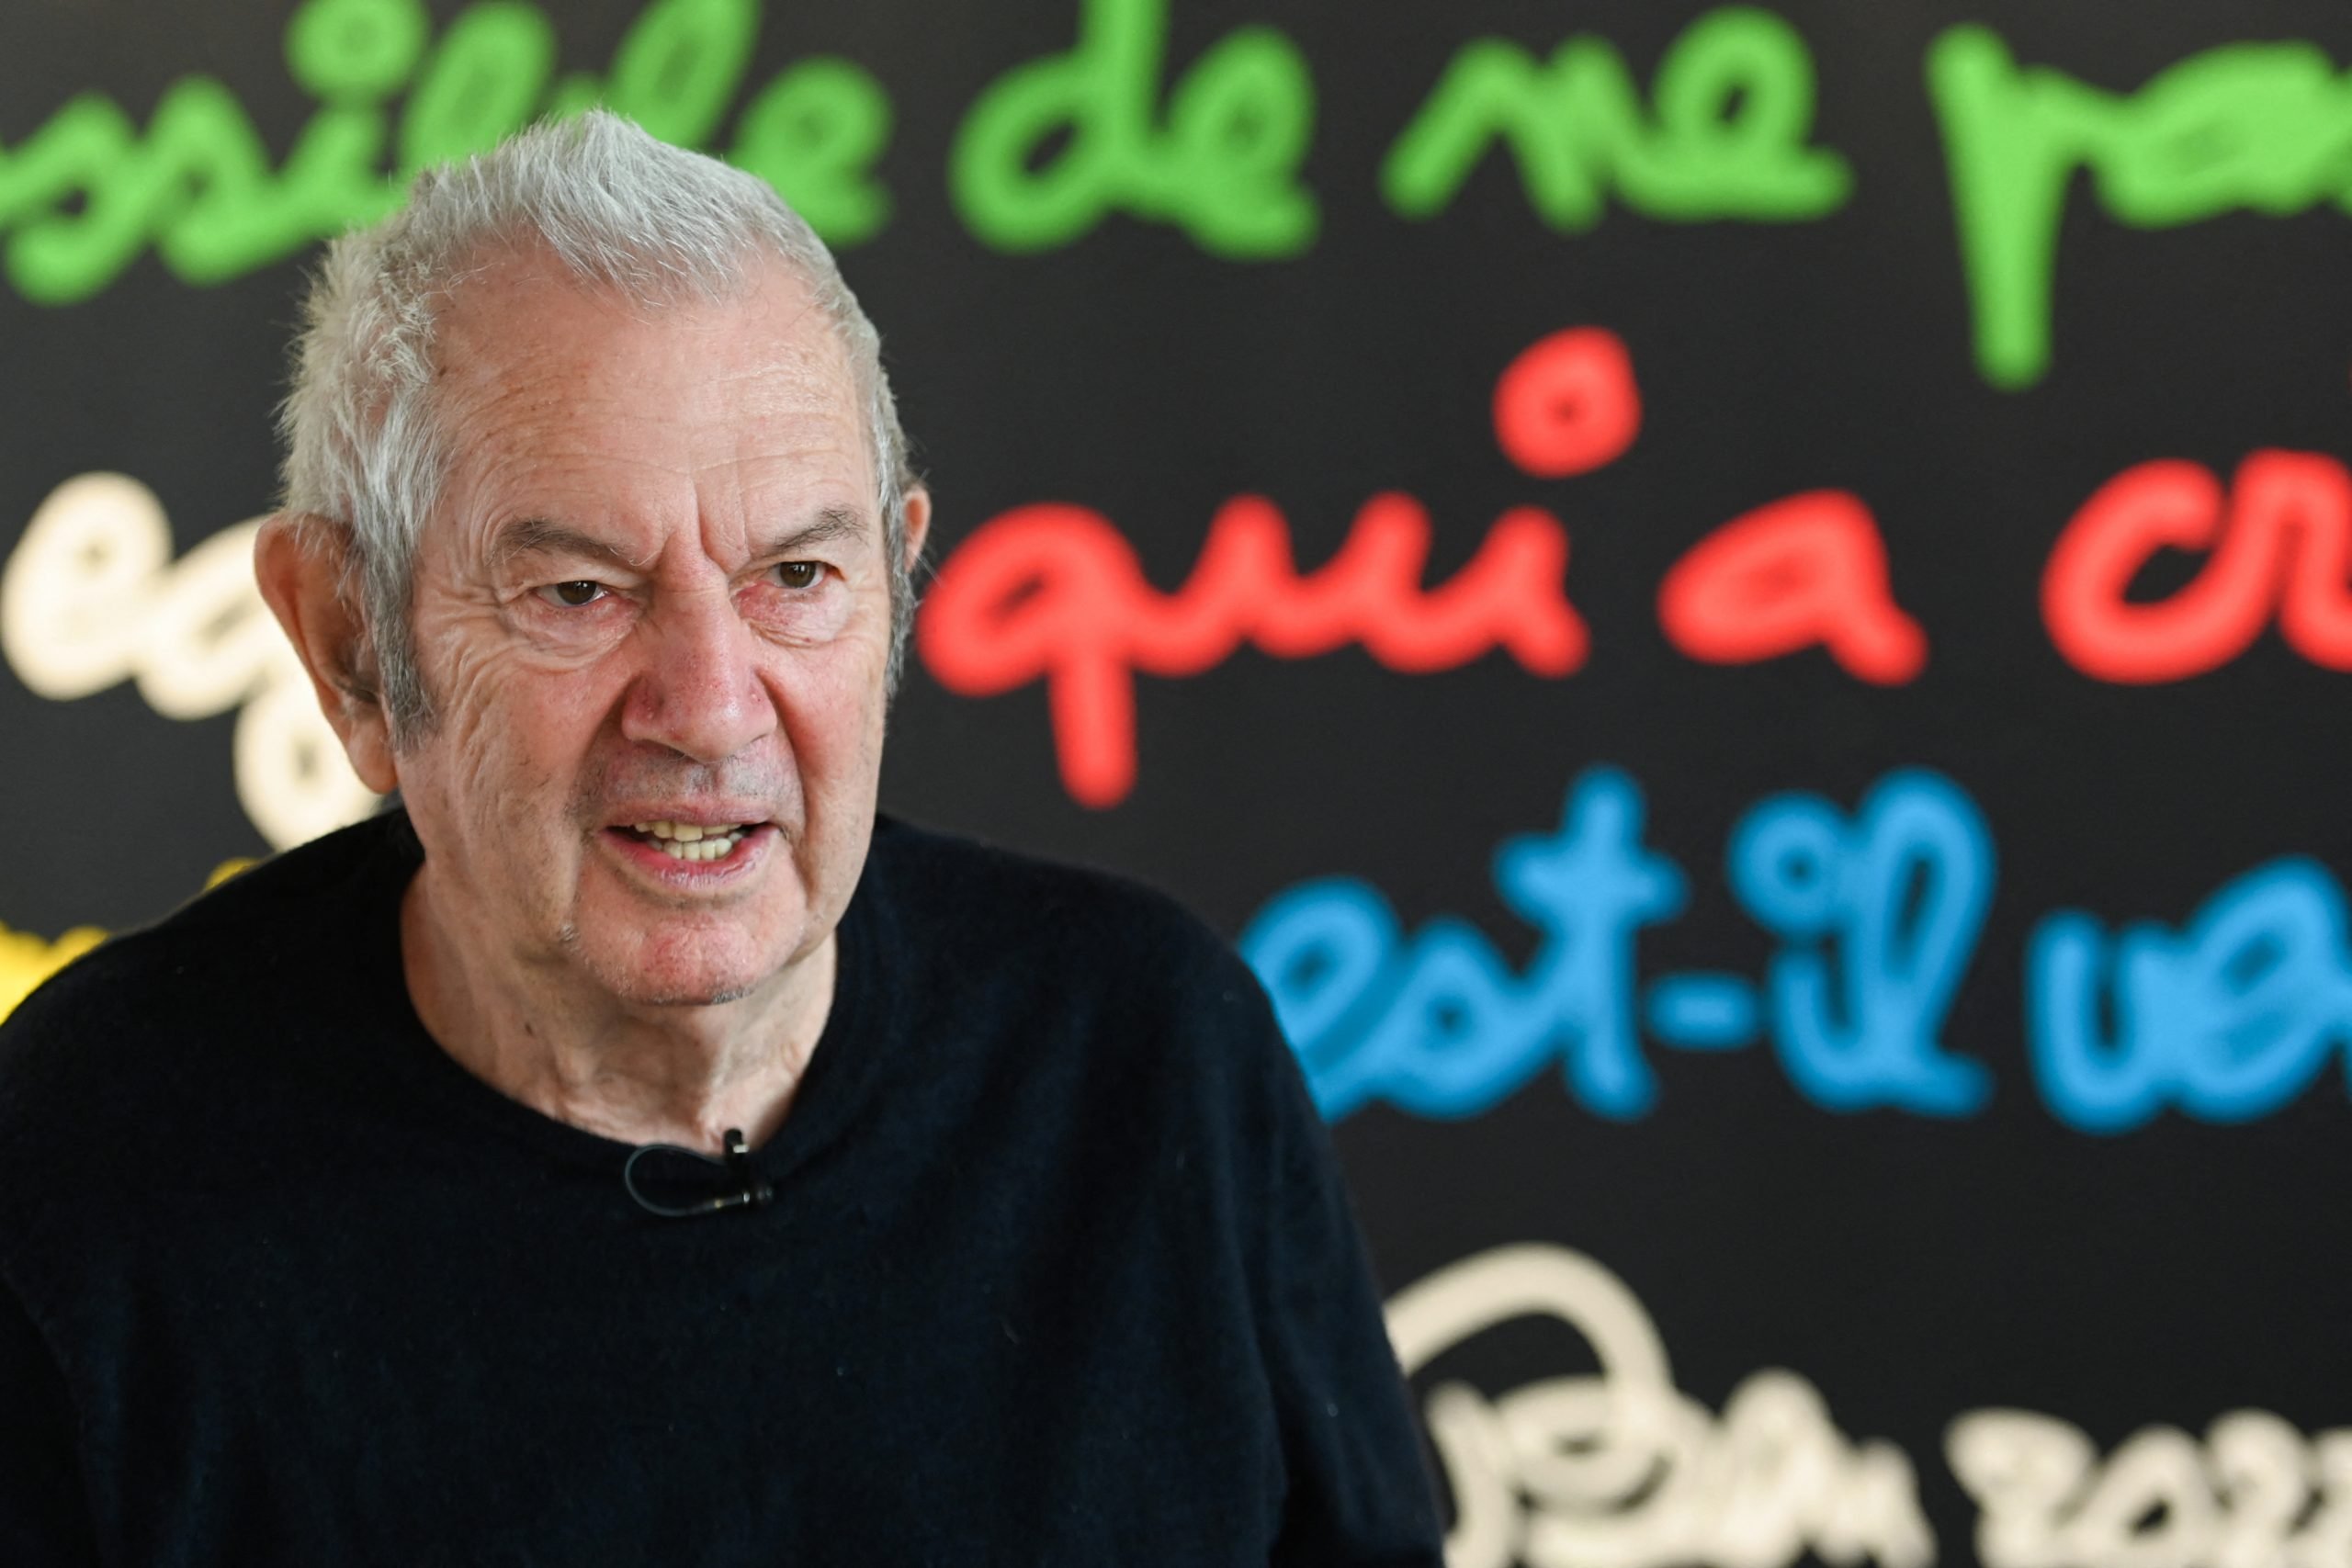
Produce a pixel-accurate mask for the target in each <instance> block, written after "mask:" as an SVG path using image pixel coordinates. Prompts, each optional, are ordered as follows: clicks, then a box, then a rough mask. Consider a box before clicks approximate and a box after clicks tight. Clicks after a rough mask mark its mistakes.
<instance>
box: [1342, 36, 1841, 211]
mask: <svg viewBox="0 0 2352 1568" xmlns="http://www.w3.org/2000/svg"><path fill="white" fill-rule="evenodd" d="M1813 108H1814V80H1813V56H1812V54H1811V53H1810V52H1809V51H1807V50H1806V48H1805V43H1804V39H1802V38H1800V37H1799V36H1798V35H1797V32H1796V30H1795V29H1794V28H1791V27H1790V26H1789V25H1788V23H1786V22H1784V21H1782V20H1781V18H1780V17H1776V16H1774V15H1772V14H1771V13H1770V12H1769V11H1760V10H1757V9H1755V8H1753V7H1750V6H1724V7H1723V8H1722V9H1719V10H1714V11H1710V12H1708V13H1707V14H1706V15H1704V16H1702V17H1699V18H1698V19H1697V20H1696V21H1694V22H1692V23H1691V25H1690V26H1689V27H1688V28H1684V29H1683V31H1682V33H1681V34H1680V36H1679V37H1678V38H1677V39H1675V41H1674V43H1673V45H1672V47H1670V48H1669V49H1668V51H1667V52H1666V56H1665V59H1664V60H1663V61H1662V62H1660V63H1659V65H1658V70H1657V79H1656V81H1655V83H1654V84H1653V85H1652V90H1651V95H1650V103H1649V105H1648V106H1647V107H1646V108H1645V105H1644V104H1643V101H1642V96H1641V91H1640V88H1639V87H1638V86H1637V85H1635V83H1634V77H1633V73H1631V72H1630V71H1628V70H1627V69H1626V66H1625V61H1624V57H1623V56H1622V55H1621V54H1619V53H1618V52H1617V51H1616V49H1615V48H1614V47H1613V46H1611V44H1610V43H1609V42H1608V41H1607V40H1605V39H1598V38H1590V37H1585V36H1578V37H1576V38H1571V39H1568V40H1567V41H1566V43H1564V44H1562V45H1560V46H1559V48H1557V49H1556V50H1555V51H1553V52H1552V56H1551V58H1550V59H1549V60H1543V61H1539V60H1537V59H1536V58H1535V57H1534V56H1533V55H1532V54H1530V53H1529V52H1528V51H1525V50H1524V49H1521V47H1520V46H1519V45H1517V44H1515V43H1511V42H1509V41H1508V40H1505V39H1491V38H1490V39H1476V41H1474V42H1472V43H1470V44H1467V45H1465V46H1464V48H1463V49H1462V51H1461V52H1459V53H1458V54H1456V55H1455V56H1454V57H1453V63H1452V64H1450V65H1449V66H1448V67H1447V68H1446V72H1445V74H1444V76H1443V77H1442V79H1441V80H1440V81H1439V83H1438V85H1437V88H1436V90H1435V91H1434V92H1432V93H1431V94H1430V97H1429V101H1428V102H1427V103H1426V104H1424V105H1423V106H1422V107H1421V109H1420V112H1419V114H1418V115H1416V116H1415V117H1414V118H1413V121H1412V123H1411V124H1410V125H1409V126H1408V127H1407V128H1406V130H1405V132H1404V134H1403V135H1401V136H1399V137H1398V138H1397V142H1396V144H1395V145H1394V146H1393V147H1391V148H1390V149H1389V152H1388V157H1387V160H1386V162H1385V164H1384V166H1383V167H1382V169H1381V176H1380V182H1381V190H1382V192H1383V194H1384V195H1385V197H1387V200H1388V203H1389V205H1390V206H1391V207H1392V208H1394V209H1396V210H1397V212H1399V213H1401V214H1403V215H1404V216H1406V217H1408V218H1428V217H1430V216H1432V215H1434V214H1436V213H1439V212H1442V211H1443V210H1444V209H1445V208H1446V207H1447V205H1448V204H1449V203H1451V202H1452V201H1453V197H1454V195H1455V193H1456V192H1457V191H1459V190H1460V189H1461V187H1462V184H1463V182H1464V180H1466V179H1467V178H1469V175H1470V172H1471V170H1472V169H1473V168H1475V167H1476V165H1477V164H1478V162H1479V161H1480V160H1481V159H1483V158H1484V157H1485V156H1486V155H1487V151H1488V150H1489V149H1490V148H1491V147H1493V146H1494V145H1495V144H1496V143H1497V142H1498V141H1500V142H1505V143H1507V144H1508V145H1509V146H1510V151H1511V153H1512V155H1513V156H1514V157H1515V158H1516V159H1517V160H1518V164H1519V172H1520V180H1521V185H1522V186H1524V187H1525V189H1526V192H1527V199H1528V202H1529V205H1531V206H1532V208H1533V209H1535V212H1536V214H1537V215H1538V216H1539V217H1540V218H1542V219H1543V220H1544V222H1545V223H1547V224H1549V225H1550V226H1551V227H1553V228H1555V229H1557V230H1562V231H1568V232H1581V231H1584V230H1587V229H1589V228H1591V227H1592V226H1593V225H1594V224H1595V223H1597V222H1599V221H1600V215H1601V212H1602V209H1603V206H1604V203H1605V202H1606V199H1607V197H1609V195H1610V194H1611V192H1612V191H1613V192H1614V193H1615V194H1616V196H1617V197H1618V198H1619V199H1620V200H1622V201H1623V203H1624V204H1625V205H1626V206H1628V207H1631V208H1633V209H1635V210H1636V211H1639V212H1642V213H1644V214H1646V215H1648V216H1650V217H1654V218H1663V219H1668V220H1682V221H1691V220H1703V219H1715V218H1742V219H1751V220H1765V221H1792V220H1803V219H1811V218H1818V217H1821V216H1822V215H1823V214H1825V213H1828V212H1834V211H1836V210H1837V209H1838V208H1839V207H1840V206H1842V205H1844V203H1845V201H1846V198H1847V197H1848V196H1849V194H1850V193H1851V192H1852V190H1853V184H1854V181H1853V174H1852V171H1851V170H1850V169H1849V168H1848V167H1847V164H1846V161H1845V160H1844V159H1843V158H1841V157H1839V156H1838V154H1837V153H1835V152H1826V151H1824V150H1822V149H1819V148H1815V147H1809V146H1807V145H1806V144H1805V143H1806V139H1807V138H1808V137H1809V136H1810V135H1811V134H1812V130H1813Z"/></svg>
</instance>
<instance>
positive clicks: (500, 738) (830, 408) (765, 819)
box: [396, 260, 922, 1004]
mask: <svg viewBox="0 0 2352 1568" xmlns="http://www.w3.org/2000/svg"><path fill="white" fill-rule="evenodd" d="M440 355H441V359H440V375H439V379H438V381H437V383H436V387H435V392H436V396H437V399H438V402H437V410H438V413H439V417H440V418H441V420H442V422H443V427H444V429H445V430H447V432H448V433H449V435H450V438H451V445H452V452H453V457H454V462H453V467H452V471H451V472H450V474H449V476H448V480H447V485H446V487H445V489H444V491H443V498H442V502H441V504H440V506H439V507H438V508H437V509H436V511H435V513H434V515H433V516H432V517H431V518H430V519H429V520H428V522H427V524H426V526H425V529H424V536H423V538H422V540H421V541H420V544H419V548H418V554H417V570H416V593H415V631H416V649H417V658H418V661H419V665H420V668H421V670H422V672H423V675H424V682H425V684H426V687H427V689H428V690H429V691H430V692H431V693H432V694H433V697H434V701H435V708H436V711H437V714H438V717H439V723H438V726H437V728H435V730H434V732H433V733H432V734H431V735H430V736H428V737H427V738H425V739H423V740H421V741H419V742H417V743H416V744H414V745H413V746H412V747H411V748H409V749H408V750H403V751H401V753H400V754H399V755H398V757H397V759H396V767H397V772H398V773H399V778H400V784H401V793H402V795H403V797H404V799H405V801H406V803H407V806H408V808H409V811H410V814H411V816H412V818H413V820H414V822H415V824H416V828H417V831H418V834H419V836H420V837H421V838H422V839H423V840H424V844H425V847H426V851H427V853H428V857H429V864H430V869H429V871H428V879H429V881H430V884H431V888H432V892H431V898H432V902H433V907H434V908H435V913H436V915H438V916H439V917H440V918H442V919H445V920H448V921H450V922H451V923H452V925H453V927H454V931H455V934H456V935H457V936H458V938H459V939H460V940H463V941H467V942H472V943H475V944H478V946H479V947H480V948H481V950H483V951H484V952H485V954H486V955H489V956H492V957H493V958H494V959H505V960H510V961H513V962H517V963H521V964H526V965H533V966H537V967H539V968H540V969H542V970H543V971H545V972H547V973H548V974H550V975H552V976H554V977H557V978H560V979H571V978H577V979H579V980H581V981H582V982H583V983H586V984H589V985H592V986H594V987H601V988H602V989H603V990H604V991H605V992H606V993H608V994H610V995H611V996H613V997H614V998H616V999H619V1000H622V1001H626V1002H631V1003H638V1004H681V1003H684V1004H701V1003H710V1002H716V1001H721V1000H728V999H732V998H737V997H741V996H746V995H751V994H754V993H755V992H757V991H758V990H759V989H760V988H761V987H762V986H763V983H765V982H767V981H769V980H770V979H771V978H772V977H774V976H776V975H777V974H778V973H779V972H780V971H781V970H783V969H784V968H785V967H786V965H788V964H792V963H794V962H796V961H797V960H799V959H801V958H804V957H806V956H808V955H809V954H810V953H814V952H816V951H817V950H818V949H819V948H820V947H821V945H822V944H823V943H824V942H825V941H826V939H827V938H828V936H829V935H830V933H831V931H832V928H833V925H834V922H835V921H836V920H837V919H839V918H840V915H841V913H842V909H843V908H844V907H845V906H846V905H847V904H848V902H849V897H850V894H851V891H852V890H853V888H854V886H855V885H856V882H857V877H858V874H859V872H860V870H861V868H862V867H863V865H864V863H865V850H866V844H867V841H868V839H869V836H870V834H871V830H872V827H873V819H874V808H875V788H876V775H877V773H878V771H879V768H880V763H881V753H882V731H883V716H884V706H885V699H884V694H883V675H884V669H885V664H886V661H887V657H888V645H889V633H890V604H889V590H888V582H889V574H888V570H887V568H886V562H885V558H884V548H885V547H884V543H883V534H882V524H881V518H880V516H879V514H878V511H877V505H876V482H875V474H874V470H873V460H872V456H871V451H870V448H869V446H868V442H867V437H866V432H865V423H864V418H863V413H862V410H861V408H860V405H859V402H858V399H857V396H856V391H855V386H854V380H853V378H852V375H851V370H850V366H849V360H848V356H847V355H846V353H845V352H844V350H843V349H842V345H841V344H840V342H839V341H838V338H837V335H836V333H835V332H834V330H833V328H832V326H831V323H830V322H829V321H827V320H826V319H825V317H824V316H823V314H822V313H821V312H820V310H818V309H817V308H816V306H815V304H814V303H813V302H812V300H811V299H809V294H808V292H807V290H806V289H805V288H803V286H802V285H801V284H800V283H799V282H798V281H797V279H796V278H794V277H792V276H790V275H789V274H788V273H786V271H785V270H783V269H782V268H781V267H777V268H775V270H773V271H771V272H768V273H766V274H763V276H762V278H761V281H760V282H759V284H758V286H757V287H756V288H753V289H752V290H751V291H749V292H748V293H747V294H745V295H744V296H743V297H741V298H740V299H734V300H730V301H727V302H724V303H719V304H704V303H700V302H694V301H687V302H682V303H679V304H675V305H672V306H668V307H664V308H661V309H654V310H649V309H644V308H641V307H638V306H635V305H632V304H631V303H629V302H628V300H626V299H623V298H621V297H620V296H618V295H616V294H613V293H609V292H605V291H602V290H592V289H588V288H582V286H580V285H578V284H576V283H574V282H571V281H570V280H569V279H567V278H566V277H564V276H562V275H560V273H559V272H558V270H557V269H556V267H555V265H554V264H552V263H550V262H546V261H543V260H519V261H510V262H503V263H500V264H497V265H493V266H492V268H491V269H490V270H489V271H487V272H485V273H483V274H480V275H477V276H474V277H472V278H469V280H468V281H467V283H466V285H465V286H464V288H462V289H460V290H459V291H458V296H457V298H456V299H455V302H454V303H453V304H452V305H451V306H450V307H449V308H448V309H447V310H446V311H445V312H444V314H443V316H442V319H441V321H440ZM918 510H920V504H919V507H918ZM921 526H922V517H921V516H920V515H918V516H916V517H913V518H910V530H909V532H910V542H911V543H913V544H915V545H917V546H918V547H919V544H920V538H921ZM649 826H650V830H640V829H641V828H647V827H649ZM688 840H692V841H688Z"/></svg>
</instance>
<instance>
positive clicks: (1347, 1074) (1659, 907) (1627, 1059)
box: [1241, 768, 1684, 1121]
mask: <svg viewBox="0 0 2352 1568" xmlns="http://www.w3.org/2000/svg"><path fill="white" fill-rule="evenodd" d="M1642 815H1643V806H1642V792H1641V790H1640V788H1639V787H1638V786H1636V785H1635V784H1634V781H1633V780H1632V779H1630V778H1628V777H1626V776H1625V775H1624V774H1623V773H1619V772H1617V771H1616V770H1614V769H1607V768H1603V769H1595V770H1593V771H1592V772H1590V773H1586V774H1584V775H1583V776H1582V777H1581V778H1579V779H1578V780H1577V783H1576V784H1575V786H1574V787H1573V788H1571V789H1570V790H1569V791H1568V801H1567V807H1566V810H1565V811H1563V812H1562V813H1561V818H1560V826H1559V828H1558V829H1556V830H1555V831H1554V832H1552V833H1548V834H1543V835H1536V836H1531V837H1526V838H1520V839H1514V840H1510V842H1509V843H1507V844H1505V845H1504V846H1503V847H1502V849H1501V851H1500V852H1498V854H1497V855H1496V856H1495V886H1496V887H1497V888H1498V890H1499V891H1500V892H1501V894H1502V896H1503V897H1505V898H1506V899H1508V900H1510V906H1511V908H1514V909H1516V910H1517V911H1518V912H1519V913H1520V914H1521V915H1522V916H1524V917H1525V918H1526V919H1527V920H1528V921H1529V922H1530V923H1531V924H1532V925H1534V926H1535V927H1536V928H1537V929H1539V930H1540V931H1543V933H1544V940H1543V942H1542V944H1541V945H1540V946H1539V947H1538V948H1537V949H1536V952H1535V955H1534V958H1533V959H1532V961H1531V962H1530V963H1529V964H1528V967H1527V972H1526V974H1525V975H1523V976H1513V975H1512V974H1511V973H1510V968H1509V966H1508V965H1507V964H1504V962H1503V960H1502V958H1501V957H1500V956H1499V955H1498V954H1497V953H1496V952H1495V949H1494V947H1493V945H1492V944H1491V943H1489V942H1487V939H1486V938H1485V937H1484V936H1481V935H1480V934H1479V933H1478V932H1477V931H1475V930H1473V929H1472V928H1471V927H1470V926H1469V925H1467V924H1465V923H1464V922H1463V921H1461V920H1458V919H1434V920H1431V921H1430V922H1429V924H1427V925H1426V926H1423V927H1422V928H1421V930H1420V931H1419V932H1418V933H1416V934H1415V935H1414V936H1413V937H1412V938H1411V939H1410V940H1409V941H1408V940H1407V939H1406V938H1405V937H1404V936H1403V934H1402V933H1401V932H1400V931H1399V930H1398V927H1397V916H1396V912H1395V911H1394V910H1393V909H1391V908H1389V906H1388V902H1387V900H1386V899H1385V898H1383V897H1381V896H1380V895H1379V894H1378V893H1377V892H1375V891H1374V889H1373V888H1371V887H1369V886H1366V885H1365V884H1363V883H1362V882H1358V881H1356V880H1354V879H1352V878H1348V877H1338V878H1332V879H1330V880H1328V881H1319V882H1310V883H1306V884H1305V885H1304V886H1298V887H1294V888H1292V889H1291V890H1290V891H1289V892H1288V893H1285V894H1283V896H1282V897H1279V898H1276V899H1275V900H1274V901H1273V902H1272V904H1270V905H1268V906H1267V907H1266V908H1265V909H1264V910H1262V911H1261V913H1260V914H1259V916H1258V918H1257V919H1255V920H1253V921H1252V922H1251V923H1250V930H1249V931H1247V932H1245V933H1244V934H1243V936H1242V939H1241V951H1242V955H1243V956H1244V957H1246V958H1247V959H1248V960H1249V961H1250V966H1251V967H1252V968H1254V969H1256V970H1257V972H1258V974H1259V976H1260V977H1261V979H1263V980H1264V982H1265V984H1266V988H1267V990H1268V992H1269V993H1270V994H1271V995H1272V998H1273V1001H1274V1010H1275V1013H1276V1015H1277V1016H1278V1017H1279V1018H1280V1019H1281V1021H1282V1024H1283V1030H1284V1032H1286V1033H1288V1035H1289V1036H1290V1040H1291V1043H1292V1045H1293V1046H1294V1047H1295V1049H1296V1050H1297V1052H1298V1054H1299V1059H1300V1061H1301V1062H1302V1063H1303V1064H1304V1065H1305V1066H1306V1077H1307V1082H1308V1084H1309V1085H1310V1086H1311V1087H1312V1088H1313V1089H1314V1091H1315V1098H1316V1103H1317V1104H1318V1105H1319V1106H1321V1107H1322V1110H1323V1113H1324V1114H1325V1115H1326V1116H1328V1117H1330V1118H1331V1119H1333V1120H1334V1121H1336V1120H1338V1119H1339V1118H1340V1117H1342V1116H1345V1115H1347V1114H1348V1113H1349V1112H1350V1111H1354V1110H1356V1109H1357V1108H1358V1107H1359V1106H1362V1105H1363V1103H1364V1102H1365V1101H1367V1100H1374V1099H1385V1100H1389V1101H1390V1102H1392V1103H1394V1104H1396V1105H1398V1106H1402V1107H1403V1108H1405V1109H1406V1110H1408V1111H1419V1113H1421V1114H1422V1115H1424V1116H1475V1115H1476V1114H1477V1113H1478V1112H1480V1111H1485V1110H1487V1108H1489V1107H1490V1106H1492V1105H1494V1104H1495V1103H1496V1102H1497V1101H1498V1100H1502V1099H1503V1098H1504V1097H1505V1096H1507V1095H1509V1094H1510V1093H1511V1092H1512V1091H1513V1090H1515V1089H1518V1088H1519V1087H1520V1086H1521V1085H1522V1084H1524V1083H1525V1082H1526V1081H1527V1080H1528V1079H1529V1078H1531V1077H1534V1075H1535V1074H1537V1073H1538V1072H1541V1071H1542V1070H1543V1069H1544V1066H1545V1065H1546V1064H1547V1063H1549V1062H1551V1061H1553V1060H1555V1059H1558V1060H1560V1061H1562V1062H1564V1063H1565V1065H1566V1068H1567V1075H1568V1082H1569V1084H1570V1085H1571V1087H1573V1088H1574V1089H1575V1090H1576V1094H1577V1099H1578V1100H1581V1101H1583V1103H1584V1104H1586V1105H1587V1106H1589V1107H1590V1108H1591V1109H1592V1110H1594V1111H1599V1112H1600V1114H1602V1115H1604V1116H1613V1117H1634V1116H1639V1115H1641V1114H1642V1113H1643V1112H1644V1111H1647V1110H1649V1109H1650V1106H1651V1105H1652V1104H1653V1103H1654V1102H1655V1101H1656V1100H1657V1080H1656V1077H1655V1076H1654V1075H1653V1074H1652V1073H1651V1071H1650V1067H1649V1064H1648V1063H1647V1062H1645V1061H1644V1060H1643V1059H1642V1054H1641V1044H1640V1041H1639V1039H1638V1037H1637V1036H1636V1034H1635V1032H1634V1009H1633V999H1632V998H1633V996H1634V931H1637V930H1639V929H1640V928H1641V927H1642V926H1644V925H1647V924H1650V923H1652V922H1654V921H1657V920H1662V919H1668V918H1670V917H1672V916H1674V915H1676V914H1678V913H1679V912H1680V910H1681V908H1682V902H1683V896H1684V895H1683V882H1682V874H1681V873H1680V872H1679V871H1678V870H1677V869H1676V868H1675V866H1674V864H1673V863H1671V862H1669V861H1668V860H1666V859H1665V858H1664V857H1662V856H1660V855H1657V854H1655V853H1653V852H1650V851H1647V850H1645V849H1644V848H1642V844H1641V837H1642Z"/></svg>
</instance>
